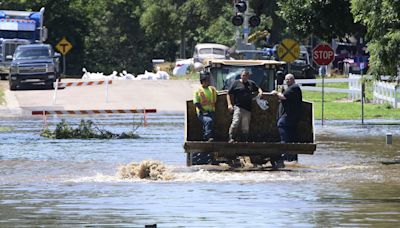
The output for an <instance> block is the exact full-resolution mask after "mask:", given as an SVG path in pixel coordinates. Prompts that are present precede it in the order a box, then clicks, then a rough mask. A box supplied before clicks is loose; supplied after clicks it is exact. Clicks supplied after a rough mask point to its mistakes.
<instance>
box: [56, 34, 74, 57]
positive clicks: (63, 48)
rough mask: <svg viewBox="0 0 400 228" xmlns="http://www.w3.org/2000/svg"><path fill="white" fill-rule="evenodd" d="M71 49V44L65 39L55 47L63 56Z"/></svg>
mask: <svg viewBox="0 0 400 228" xmlns="http://www.w3.org/2000/svg"><path fill="white" fill-rule="evenodd" d="M71 48H72V44H71V43H70V42H69V41H68V40H67V39H66V38H65V37H63V38H62V39H61V41H60V42H58V44H57V45H56V49H57V50H58V51H59V52H60V53H61V54H63V55H65V54H67V53H68V52H69V50H71Z"/></svg>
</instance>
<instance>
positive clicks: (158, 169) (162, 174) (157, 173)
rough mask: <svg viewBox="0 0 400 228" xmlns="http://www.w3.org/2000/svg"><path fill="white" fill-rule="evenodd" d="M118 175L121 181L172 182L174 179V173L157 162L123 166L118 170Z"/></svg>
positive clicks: (151, 161)
mask: <svg viewBox="0 0 400 228" xmlns="http://www.w3.org/2000/svg"><path fill="white" fill-rule="evenodd" d="M117 175H118V176H119V177H120V178H121V179H136V178H140V179H150V180H171V179H173V178H174V175H173V174H172V172H171V171H170V170H169V169H167V167H166V166H165V165H164V164H163V163H162V162H160V161H155V160H144V161H142V162H140V163H136V162H131V163H129V164H127V165H122V166H120V167H119V168H118V173H117Z"/></svg>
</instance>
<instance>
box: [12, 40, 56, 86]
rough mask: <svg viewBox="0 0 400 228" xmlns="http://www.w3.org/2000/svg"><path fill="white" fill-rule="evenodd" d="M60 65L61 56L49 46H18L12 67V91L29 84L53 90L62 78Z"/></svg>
mask: <svg viewBox="0 0 400 228" xmlns="http://www.w3.org/2000/svg"><path fill="white" fill-rule="evenodd" d="M59 63H60V54H59V53H57V52H54V50H53V48H52V47H51V46H50V45H49V44H28V45H20V46H18V47H17V49H16V50H15V53H14V56H13V60H12V62H11V66H10V74H9V77H8V79H9V84H10V90H16V89H17V88H21V87H22V86H23V85H28V84H29V85H36V84H37V85H39V84H40V85H45V86H46V87H48V88H53V83H54V82H55V81H56V80H57V79H58V78H60V67H59V66H60V64H59Z"/></svg>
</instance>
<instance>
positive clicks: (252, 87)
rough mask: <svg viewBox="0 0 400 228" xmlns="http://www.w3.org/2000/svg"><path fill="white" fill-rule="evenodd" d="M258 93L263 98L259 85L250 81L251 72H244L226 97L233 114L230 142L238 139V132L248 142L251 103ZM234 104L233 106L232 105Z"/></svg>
mask: <svg viewBox="0 0 400 228" xmlns="http://www.w3.org/2000/svg"><path fill="white" fill-rule="evenodd" d="M257 91H258V95H259V96H261V95H262V93H263V91H262V89H261V88H259V87H258V86H257V84H256V83H255V82H254V81H252V80H250V79H249V71H247V70H243V71H242V72H241V74H240V79H239V80H236V81H234V82H233V84H232V86H231V87H230V88H229V90H228V93H227V95H226V101H227V103H228V110H229V111H230V112H233V117H232V123H231V126H230V128H229V142H230V143H232V142H235V141H237V139H238V131H239V127H240V131H241V133H242V137H241V139H242V140H243V141H247V140H248V136H249V130H250V120H251V102H252V100H253V93H255V92H257ZM232 104H233V105H232Z"/></svg>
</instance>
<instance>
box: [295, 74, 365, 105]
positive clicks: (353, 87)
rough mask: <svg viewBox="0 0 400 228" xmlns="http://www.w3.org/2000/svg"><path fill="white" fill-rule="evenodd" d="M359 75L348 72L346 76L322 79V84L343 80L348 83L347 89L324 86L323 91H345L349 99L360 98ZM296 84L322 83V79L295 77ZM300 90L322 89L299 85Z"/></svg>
mask: <svg viewBox="0 0 400 228" xmlns="http://www.w3.org/2000/svg"><path fill="white" fill-rule="evenodd" d="M360 79H361V76H360V75H355V74H350V75H349V77H348V78H327V79H324V84H329V83H340V82H345V83H348V85H349V88H348V89H341V88H330V87H324V91H325V92H328V93H329V92H333V93H347V94H348V96H349V99H350V100H360V99H361V80H360ZM296 83H297V84H300V85H302V84H315V83H320V84H321V83H322V79H296ZM301 89H302V90H307V91H320V92H321V91H322V87H316V86H301Z"/></svg>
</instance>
